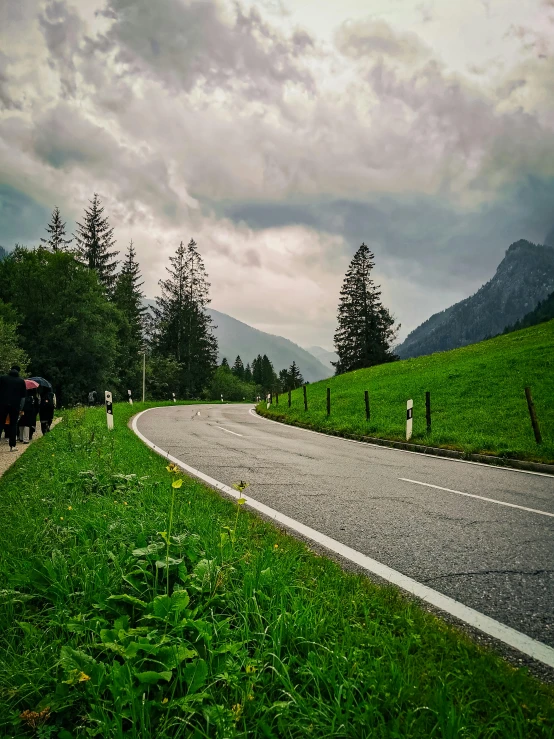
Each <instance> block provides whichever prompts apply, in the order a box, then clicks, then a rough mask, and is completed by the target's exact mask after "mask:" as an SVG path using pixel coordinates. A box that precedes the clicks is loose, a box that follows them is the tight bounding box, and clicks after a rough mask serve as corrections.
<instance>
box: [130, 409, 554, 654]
mask: <svg viewBox="0 0 554 739" xmlns="http://www.w3.org/2000/svg"><path fill="white" fill-rule="evenodd" d="M153 410H156V409H155V408H147V409H146V410H144V411H141V412H140V413H137V415H136V416H134V418H133V420H132V429H133V431H134V432H135V434H136V435H137V436H138V437H139V439H142V441H143V442H144V443H145V444H147V445H148V446H149V447H150V448H151V449H153V450H154V451H155V452H156V453H157V454H159V455H161V456H162V457H163V458H164V459H168V460H170V461H171V462H173V463H174V464H177V465H179V467H181V468H182V469H183V470H184V471H186V472H188V473H189V474H190V475H193V476H194V477H197V478H198V479H200V480H203V481H204V482H205V483H207V484H208V485H210V486H211V487H213V488H215V489H216V490H220V491H221V492H222V493H225V494H226V495H229V496H230V497H231V498H235V499H237V498H242V497H243V494H242V493H238V492H237V491H235V490H233V488H230V487H229V486H228V485H225V484H224V483H222V482H219V480H215V479H214V478H213V477H210V476H209V475H206V474H204V473H203V472H200V470H197V469H195V468H194V467H191V466H190V465H188V464H186V463H185V462H182V461H181V460H180V459H178V458H177V457H173V456H172V455H171V454H169V452H167V451H165V450H164V449H162V448H161V447H159V446H156V444H154V443H153V442H152V441H150V439H148V438H147V437H146V436H144V435H143V434H141V432H140V431H139V430H138V427H137V422H138V420H139V418H140V417H141V416H142V415H143V414H144V413H148V412H149V411H153ZM225 430H226V429H225ZM246 504H247V506H248V507H249V508H252V509H254V510H257V511H259V512H260V513H262V514H263V515H264V516H267V517H268V518H271V519H272V520H273V521H275V522H277V523H280V524H282V525H283V526H286V527H287V528H288V529H290V530H291V531H296V532H297V533H298V534H300V535H301V536H305V537H306V538H308V539H311V540H312V541H315V542H317V543H318V544H320V545H321V546H323V547H325V548H326V549H328V550H329V551H330V552H335V554H338V555H340V556H341V557H344V558H345V559H348V560H350V562H354V563H355V564H357V565H359V566H360V567H362V568H363V569H365V570H367V572H372V573H373V574H375V575H377V576H378V577H380V578H382V579H383V580H387V581H388V582H391V583H393V585H396V586H398V587H399V588H402V589H403V590H405V591H407V592H408V593H411V594H412V595H415V596H416V597H417V598H420V599H421V600H423V601H425V602H427V603H430V604H431V605H433V606H436V607H437V608H440V609H441V610H442V611H444V612H445V613H450V614H451V615H452V616H455V617H456V618H457V619H459V620H460V621H463V622H464V623H466V624H469V625H470V626H473V627H475V628H476V629H478V630H479V631H482V632H483V633H485V634H488V635H489V636H492V637H494V638H495V639H498V640H499V641H501V642H503V643H504V644H508V645H509V646H511V647H513V648H514V649H517V650H519V651H520V652H523V654H527V655H528V656H529V657H532V658H533V659H536V660H537V661H538V662H542V663H543V664H545V665H548V666H549V667H554V649H553V648H552V647H550V646H548V644H543V643H542V642H540V641H537V640H536V639H532V638H531V637H530V636H527V634H523V633H522V632H521V631H517V630H516V629H512V628H511V627H510V626H506V625H505V624H503V623H501V622H500V621H496V620H495V619H494V618H491V617H490V616H485V614H484V613H480V612H479V611H476V610H475V609H473V608H470V607H469V606H465V605H464V604H463V603H460V602H459V601H457V600H454V598H450V596H448V595H443V593H439V592H438V590H433V589H432V588H430V587H428V586H427V585H422V584H421V583H419V582H417V580H413V579H412V578H411V577H408V576H407V575H403V574H402V573H401V572H398V571H397V570H393V569H392V568H391V567H387V565H384V564H382V563H381V562H377V560H375V559H372V558H371V557H368V556H367V555H365V554H362V553H361V552H358V551H356V550H355V549H352V548H351V547H348V546H346V544H342V543H341V542H340V541H337V540H336V539H332V538H331V537H330V536H326V535H325V534H322V533H321V532H320V531H316V529H312V528H310V527H309V526H306V525H305V524H303V523H301V522H300V521H296V520H295V519H294V518H290V517H289V516H286V515H285V514H284V513H280V512H279V511H276V510H275V509H274V508H270V507H269V506H266V505H265V504H264V503H260V502H258V501H257V500H254V499H253V498H248V499H247V503H246Z"/></svg>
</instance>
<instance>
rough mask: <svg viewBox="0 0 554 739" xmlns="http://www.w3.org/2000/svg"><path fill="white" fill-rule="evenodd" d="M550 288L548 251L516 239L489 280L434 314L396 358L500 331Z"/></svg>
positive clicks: (553, 270)
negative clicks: (458, 300) (472, 293)
mask: <svg viewBox="0 0 554 739" xmlns="http://www.w3.org/2000/svg"><path fill="white" fill-rule="evenodd" d="M553 290H554V248H553V247H552V246H543V245H540V244H532V243H530V242H529V241H525V240H524V239H521V240H520V241H516V242H515V243H513V244H512V245H511V246H510V247H509V248H508V250H507V251H506V254H505V256H504V259H503V260H502V261H501V262H500V264H499V265H498V268H497V270H496V273H495V275H494V277H493V278H492V279H491V280H489V282H487V283H486V284H485V285H483V286H482V287H481V288H479V290H478V291H477V292H476V293H475V294H474V295H472V296H470V297H469V298H465V300H462V301H460V302H459V303H456V304H455V305H452V306H450V308H447V309H446V310H444V311H441V312H440V313H435V314H434V315H432V316H431V317H430V318H429V319H428V320H427V321H425V322H424V323H422V324H421V325H420V326H418V327H417V328H416V329H415V330H414V331H412V332H411V333H410V334H409V335H408V336H407V337H406V339H405V340H404V341H403V343H402V344H400V345H399V346H398V347H396V348H395V353H396V354H397V355H398V356H399V357H400V358H401V359H406V358H408V357H419V356H421V355H423V354H432V353H433V352H439V351H447V350H448V349H456V348H458V347H461V346H466V345H467V344H473V343H475V342H477V341H482V340H483V339H485V338H487V337H489V336H496V335H497V334H500V333H502V331H504V329H505V328H506V327H507V326H511V325H513V324H515V323H516V322H517V321H518V320H520V319H521V318H523V316H525V315H526V314H527V313H529V312H530V311H532V310H534V309H535V308H536V306H537V304H538V303H539V302H540V301H541V300H545V299H546V298H547V297H548V296H549V295H550V293H551V292H552V291H553Z"/></svg>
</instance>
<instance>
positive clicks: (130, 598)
mask: <svg viewBox="0 0 554 739" xmlns="http://www.w3.org/2000/svg"><path fill="white" fill-rule="evenodd" d="M108 600H115V601H119V602H121V603H130V604H131V605H133V606H137V607H138V608H146V605H147V604H146V603H145V602H144V601H143V600H140V599H139V598H135V596H134V595H128V594H127V593H122V594H121V595H110V596H109V597H108Z"/></svg>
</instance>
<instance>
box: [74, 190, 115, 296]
mask: <svg viewBox="0 0 554 739" xmlns="http://www.w3.org/2000/svg"><path fill="white" fill-rule="evenodd" d="M90 206H91V207H90V208H86V209H85V217H84V223H77V233H76V234H73V236H74V237H75V241H76V242H77V259H78V260H79V261H80V262H82V263H83V264H85V265H86V266H87V267H89V268H90V269H94V270H96V272H97V273H98V279H99V280H100V282H101V284H102V285H103V286H104V288H105V289H106V291H107V292H108V293H111V291H112V289H113V287H114V283H115V271H116V269H117V260H116V259H115V258H114V257H116V256H117V255H118V254H119V252H118V251H110V249H111V248H112V247H113V245H114V244H115V239H114V238H113V231H114V230H113V228H112V227H111V226H110V224H109V223H108V218H107V217H102V214H103V213H104V208H103V207H102V206H101V205H100V199H99V198H98V195H97V194H96V193H94V197H93V199H92V200H91V201H90Z"/></svg>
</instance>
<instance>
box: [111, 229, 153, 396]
mask: <svg viewBox="0 0 554 739" xmlns="http://www.w3.org/2000/svg"><path fill="white" fill-rule="evenodd" d="M142 285H143V282H142V281H141V274H140V266H139V264H138V262H137V260H136V252H135V248H134V246H133V242H132V241H131V243H130V244H129V247H128V249H127V254H126V255H125V260H124V262H123V267H122V269H121V272H120V273H119V275H118V276H117V279H116V283H115V288H114V292H113V302H114V304H115V305H116V307H117V308H119V310H120V311H121V313H122V314H123V322H122V325H121V328H120V331H119V337H118V338H119V341H118V347H119V352H118V353H119V358H118V368H119V380H120V384H121V388H120V389H121V390H122V391H123V392H124V393H126V391H127V390H132V391H133V393H137V392H138V391H139V389H140V387H139V386H140V383H141V378H140V375H141V370H140V366H139V365H140V361H139V352H140V351H141V349H142V348H143V345H144V343H145V342H144V333H145V312H146V308H145V307H144V306H143V304H142V299H143V298H144V293H143V292H142V290H141V287H142Z"/></svg>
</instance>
